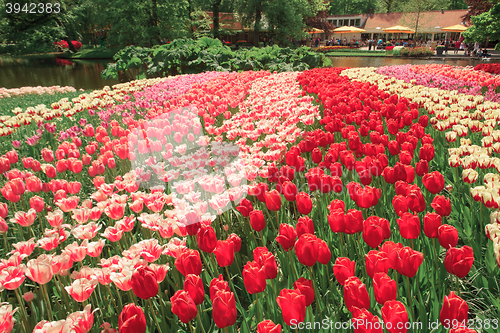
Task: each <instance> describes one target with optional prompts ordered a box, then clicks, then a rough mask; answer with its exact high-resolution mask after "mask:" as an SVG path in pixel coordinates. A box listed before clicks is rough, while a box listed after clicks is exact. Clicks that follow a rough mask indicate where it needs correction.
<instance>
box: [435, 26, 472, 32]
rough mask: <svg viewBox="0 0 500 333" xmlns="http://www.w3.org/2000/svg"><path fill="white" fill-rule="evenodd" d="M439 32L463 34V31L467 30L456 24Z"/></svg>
mask: <svg viewBox="0 0 500 333" xmlns="http://www.w3.org/2000/svg"><path fill="white" fill-rule="evenodd" d="M441 30H442V31H446V32H464V31H465V30H467V27H464V26H463V25H461V24H456V25H452V26H450V27H445V28H441Z"/></svg>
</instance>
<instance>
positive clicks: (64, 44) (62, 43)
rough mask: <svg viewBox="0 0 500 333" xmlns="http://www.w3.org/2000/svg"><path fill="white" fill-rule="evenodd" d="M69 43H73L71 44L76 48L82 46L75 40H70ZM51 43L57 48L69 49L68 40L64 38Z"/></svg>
mask: <svg viewBox="0 0 500 333" xmlns="http://www.w3.org/2000/svg"><path fill="white" fill-rule="evenodd" d="M71 43H72V44H73V46H74V47H75V49H77V50H78V49H80V48H81V47H82V43H81V42H79V41H77V40H72V41H71ZM53 44H54V46H56V47H57V48H60V49H69V45H68V42H67V41H65V40H60V41H58V42H54V43H53Z"/></svg>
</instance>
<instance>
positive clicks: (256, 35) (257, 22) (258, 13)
mask: <svg viewBox="0 0 500 333" xmlns="http://www.w3.org/2000/svg"><path fill="white" fill-rule="evenodd" d="M261 18H262V12H261V10H260V5H259V6H257V9H256V10H255V25H254V28H253V44H254V45H255V46H259V35H260V31H259V30H260V19H261Z"/></svg>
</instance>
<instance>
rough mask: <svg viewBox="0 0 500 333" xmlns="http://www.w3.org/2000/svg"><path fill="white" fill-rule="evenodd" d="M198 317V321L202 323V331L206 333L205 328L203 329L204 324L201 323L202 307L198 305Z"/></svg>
mask: <svg viewBox="0 0 500 333" xmlns="http://www.w3.org/2000/svg"><path fill="white" fill-rule="evenodd" d="M196 317H198V321H199V323H200V327H201V331H202V332H203V333H205V328H204V327H203V322H202V321H201V305H198V314H197V315H196Z"/></svg>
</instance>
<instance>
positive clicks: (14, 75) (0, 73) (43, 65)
mask: <svg viewBox="0 0 500 333" xmlns="http://www.w3.org/2000/svg"><path fill="white" fill-rule="evenodd" d="M110 61H111V60H69V59H62V58H57V57H53V56H52V57H41V58H7V59H3V60H0V87H5V88H20V87H24V86H32V87H36V86H57V85H58V86H73V87H75V88H76V89H80V88H83V89H100V88H102V87H104V86H111V85H113V84H116V83H118V80H103V79H102V78H101V72H102V71H103V70H104V69H105V68H106V65H107V63H108V62H110Z"/></svg>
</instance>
